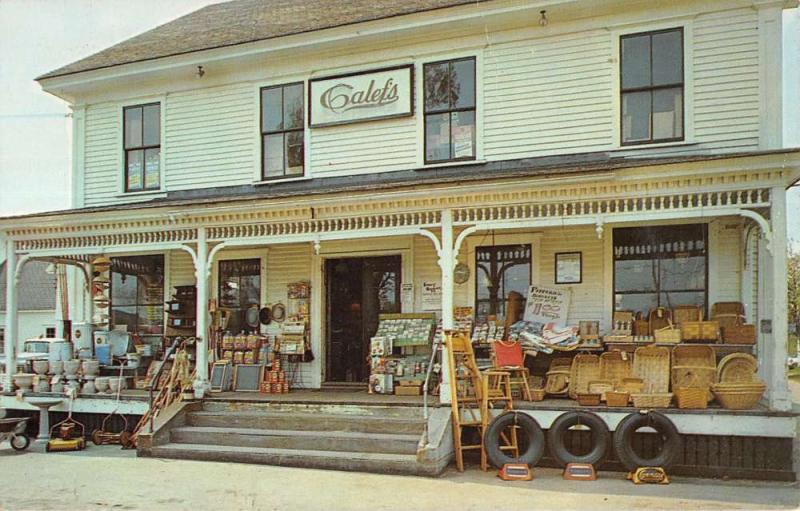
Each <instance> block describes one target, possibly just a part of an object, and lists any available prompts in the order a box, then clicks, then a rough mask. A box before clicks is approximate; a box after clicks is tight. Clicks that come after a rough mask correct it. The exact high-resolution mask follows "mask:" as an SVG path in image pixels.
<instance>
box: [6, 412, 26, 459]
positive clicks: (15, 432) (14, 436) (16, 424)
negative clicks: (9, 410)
mask: <svg viewBox="0 0 800 511" xmlns="http://www.w3.org/2000/svg"><path fill="white" fill-rule="evenodd" d="M27 427H28V417H21V418H12V419H0V444H2V443H3V442H5V441H6V440H8V441H9V443H11V447H13V448H14V450H15V451H24V450H25V449H27V448H28V446H29V445H30V443H31V439H30V438H28V435H27V434H25V429H26V428H27Z"/></svg>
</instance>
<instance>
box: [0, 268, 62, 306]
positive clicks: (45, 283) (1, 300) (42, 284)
mask: <svg viewBox="0 0 800 511" xmlns="http://www.w3.org/2000/svg"><path fill="white" fill-rule="evenodd" d="M48 264H49V263H46V262H43V261H29V262H28V263H27V264H26V265H25V266H24V267H23V268H22V275H21V278H20V281H19V306H18V310H21V311H47V310H55V308H56V276H55V275H50V274H48V273H47V271H46V270H47V266H48ZM6 268H7V266H6V263H2V264H0V312H4V311H5V310H6Z"/></svg>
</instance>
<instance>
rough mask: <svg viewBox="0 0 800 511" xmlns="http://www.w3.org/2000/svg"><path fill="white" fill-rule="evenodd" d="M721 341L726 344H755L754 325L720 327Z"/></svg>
mask: <svg viewBox="0 0 800 511" xmlns="http://www.w3.org/2000/svg"><path fill="white" fill-rule="evenodd" d="M720 331H721V333H722V340H723V342H726V343H728V344H755V343H756V326H755V325H735V326H721V327H720Z"/></svg>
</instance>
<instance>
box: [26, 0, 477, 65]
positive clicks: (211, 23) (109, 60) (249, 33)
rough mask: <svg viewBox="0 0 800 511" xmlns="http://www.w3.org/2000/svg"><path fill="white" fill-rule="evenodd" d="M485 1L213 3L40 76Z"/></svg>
mask: <svg viewBox="0 0 800 511" xmlns="http://www.w3.org/2000/svg"><path fill="white" fill-rule="evenodd" d="M485 1H487V0H402V1H397V0H347V1H333V0H304V1H303V2H298V1H297V0H234V1H231V2H225V3H220V4H212V5H209V6H206V7H203V8H202V9H199V10H197V11H195V12H192V13H189V14H187V15H186V16H182V17H180V18H178V19H175V20H173V21H170V22H168V23H165V24H164V25H161V26H159V27H156V28H154V29H152V30H149V31H147V32H144V33H142V34H139V35H137V36H135V37H132V38H131V39H128V40H126V41H123V42H121V43H119V44H116V45H114V46H111V47H110V48H106V49H105V50H102V51H100V52H98V53H95V54H94V55H91V56H89V57H86V58H84V59H81V60H78V61H77V62H73V63H72V64H69V65H66V66H64V67H61V68H59V69H56V70H54V71H50V72H49V73H45V74H43V75H42V76H40V77H38V78H37V80H42V79H45V78H54V77H56V76H63V75H69V74H74V73H81V72H84V71H90V70H94V69H101V68H106V67H112V66H118V65H122V64H129V63H132V62H139V61H143V60H152V59H157V58H162V57H169V56H174V55H181V54H184V53H191V52H195V51H201V50H208V49H212V48H220V47H224V46H232V45H236V44H244V43H250V42H254V41H261V40H264V39H272V38H275V37H282V36H287V35H292V34H300V33H304V32H312V31H315V30H323V29H326V28H333V27H339V26H343V25H350V24H353V23H362V22H366V21H374V20H379V19H384V18H391V17H394V16H402V15H405V14H413V13H417V12H423V11H430V10H434V9H441V8H445V7H455V6H459V5H466V4H477V3H480V2H485Z"/></svg>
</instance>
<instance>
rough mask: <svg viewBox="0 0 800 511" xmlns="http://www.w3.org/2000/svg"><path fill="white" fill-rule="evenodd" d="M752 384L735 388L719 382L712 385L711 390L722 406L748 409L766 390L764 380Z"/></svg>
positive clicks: (733, 408) (732, 408)
mask: <svg viewBox="0 0 800 511" xmlns="http://www.w3.org/2000/svg"><path fill="white" fill-rule="evenodd" d="M752 385H753V386H752V387H749V388H743V387H738V388H737V387H736V386H731V385H729V384H725V383H720V384H717V385H714V386H713V387H712V390H713V391H714V395H715V396H716V398H717V401H719V404H720V405H722V407H723V408H728V409H730V410H748V409H750V408H753V407H754V406H755V405H756V403H758V400H759V399H761V396H763V395H764V391H765V390H767V385H766V384H765V383H764V382H757V383H755V384H752Z"/></svg>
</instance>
